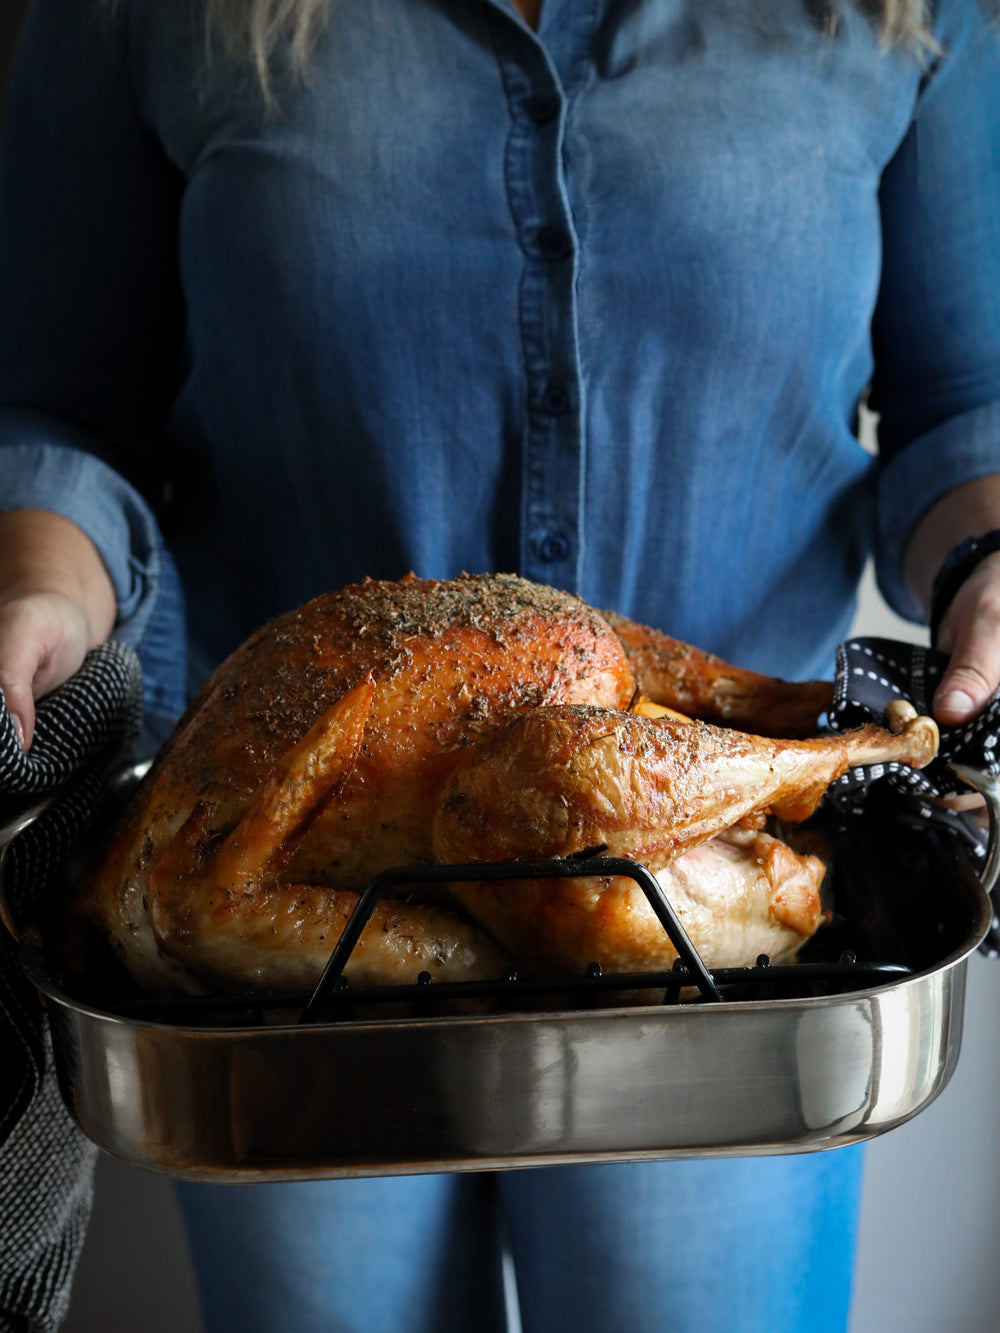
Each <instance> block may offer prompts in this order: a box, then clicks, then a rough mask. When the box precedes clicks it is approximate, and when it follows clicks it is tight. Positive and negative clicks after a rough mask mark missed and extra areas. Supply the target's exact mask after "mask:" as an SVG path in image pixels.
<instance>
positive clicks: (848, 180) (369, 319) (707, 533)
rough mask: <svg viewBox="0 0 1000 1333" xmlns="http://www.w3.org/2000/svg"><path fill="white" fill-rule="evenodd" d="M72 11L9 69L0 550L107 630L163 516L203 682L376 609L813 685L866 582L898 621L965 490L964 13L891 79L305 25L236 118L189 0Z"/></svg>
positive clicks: (987, 144)
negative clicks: (289, 55)
mask: <svg viewBox="0 0 1000 1333" xmlns="http://www.w3.org/2000/svg"><path fill="white" fill-rule="evenodd" d="M99 8H100V6H98V4H97V3H96V0H94V3H93V7H92V8H91V7H90V6H89V5H88V4H87V3H86V2H85V0H75V3H73V4H66V3H65V0H36V3H35V5H34V7H33V10H32V14H31V16H30V17H29V20H28V23H27V27H26V30H25V32H24V35H23V41H22V43H21V48H20V51H19V54H18V57H17V60H16V63H15V69H14V76H13V82H12V86H11V94H10V103H9V108H8V113H7V117H6V124H5V130H6V137H5V145H4V152H3V171H2V180H0V443H3V444H6V445H8V446H12V447H11V449H10V452H9V453H7V454H5V455H0V507H4V506H7V507H9V506H10V505H11V504H24V503H34V504H42V505H50V506H53V507H55V508H58V509H60V510H61V511H62V512H65V513H68V514H70V515H71V516H73V517H75V518H76V519H77V521H79V522H80V523H81V524H82V526H83V527H84V528H85V529H87V530H88V531H90V532H91V533H92V535H93V536H94V539H95V541H97V543H98V546H99V547H100V549H101V551H102V554H103V555H104V558H105V560H106V562H107V564H108V568H109V570H111V572H112V576H113V578H114V581H115V586H116V588H117V589H118V590H119V596H120V599H121V621H122V624H123V626H126V627H127V625H128V622H129V619H130V617H131V616H133V615H134V616H137V617H139V618H140V619H141V617H142V616H143V615H145V614H148V607H147V608H146V609H144V603H143V598H144V597H145V598H146V599H147V600H148V598H149V597H151V596H152V595H153V590H154V588H153V585H154V584H155V561H152V562H151V561H150V559H149V555H148V553H149V551H150V550H152V549H153V546H154V543H153V542H152V540H151V538H150V537H149V523H150V522H151V521H152V516H151V514H150V512H149V508H148V506H144V503H143V501H142V499H141V498H140V496H142V495H145V496H147V497H151V498H153V499H154V500H156V501H157V512H158V513H159V512H160V507H159V504H158V498H159V497H160V496H161V495H162V494H164V493H165V492H164V491H163V484H164V482H168V483H169V491H170V493H171V494H172V496H173V503H172V505H171V506H170V507H169V508H168V509H166V510H165V511H163V512H162V521H163V523H164V525H165V528H166V531H167V536H168V542H169V544H170V546H171V549H172V550H173V551H174V553H175V555H176V557H177V561H178V565H179V568H180V571H181V575H182V578H183V581H184V584H185V587H186V592H187V597H188V605H189V615H190V621H191V633H192V677H193V678H194V679H199V678H200V677H202V676H203V675H204V673H205V671H207V669H208V668H209V667H210V666H212V665H213V664H214V663H216V662H217V661H218V660H219V659H220V658H221V657H222V656H223V654H224V653H226V652H227V651H228V650H229V649H230V648H232V647H233V646H234V645H235V644H236V643H237V642H238V641H239V640H241V639H242V638H243V637H244V636H245V635H246V634H248V633H249V632H250V631H251V630H252V629H253V628H254V627H255V626H256V625H258V624H259V623H260V622H261V621H262V620H263V619H264V618H266V617H267V616H268V615H270V614H271V613H274V612H278V611H280V610H283V609H285V608H287V607H289V606H290V605H294V604H296V603H297V602H300V601H302V600H304V599H306V598H307V597H309V596H311V595H312V594H315V593H318V592H320V591H322V590H325V589H328V588H330V587H334V586H337V585H340V584H342V583H344V582H346V581H348V580H351V579H355V578H359V577H361V576H363V575H365V574H371V575H375V576H382V577H398V576H400V575H401V574H403V573H405V572H406V571H407V570H408V569H414V570H416V571H417V572H418V573H419V574H422V575H425V576H443V575H451V574H454V573H456V572H457V571H459V570H461V569H463V568H464V569H468V570H473V571H475V570H486V569H514V570H518V571H519V572H521V573H523V574H526V575H528V576H530V577H533V578H537V579H542V580H545V581H547V582H550V583H553V584H557V585H559V586H561V587H564V588H569V589H573V590H575V591H577V592H579V593H580V594H582V595H583V596H584V597H585V598H586V599H587V600H589V601H590V602H592V603H594V604H596V605H598V606H610V607H614V608H616V609H618V610H620V611H622V612H625V613H626V614H630V615H633V616H635V617H637V618H639V619H641V620H644V621H647V622H651V623H654V624H657V625H659V626H662V627H664V628H666V629H668V630H669V631H671V632H672V633H674V634H676V635H678V636H679V637H683V638H687V639H690V640H692V641H694V642H696V643H698V644H700V645H703V646H705V647H708V648H713V649H715V650H717V651H719V652H721V653H723V654H725V655H727V656H728V657H730V658H731V659H734V660H737V661H740V662H742V663H745V664H747V665H749V666H756V667H758V668H761V669H764V670H769V671H775V672H779V673H781V674H785V675H791V676H797V675H807V674H826V675H829V674H830V672H831V670H832V666H833V646H834V644H835V642H836V641H837V640H838V639H839V638H841V637H843V635H844V633H845V631H846V628H847V625H848V622H849V620H850V617H851V609H852V599H853V596H854V587H855V581H856V578H857V575H858V572H859V569H860V566H861V563H862V560H863V558H864V556H865V553H866V552H867V551H868V549H869V548H870V547H871V545H872V543H873V540H875V538H876V537H877V539H878V552H879V559H880V572H881V578H882V582H883V587H884V589H885V591H886V592H887V594H888V595H889V597H890V599H891V600H892V601H893V603H894V604H895V605H896V607H897V609H899V610H900V611H902V612H904V613H906V614H911V615H914V616H916V614H917V609H916V607H914V606H913V605H912V603H911V602H910V601H909V600H908V597H907V595H906V593H905V591H904V590H903V588H902V586H901V583H900V576H899V555H900V548H901V546H902V543H903V541H904V539H905V537H906V534H907V533H908V531H909V529H910V527H911V526H912V524H913V522H914V521H915V520H916V518H917V517H918V516H919V515H920V514H921V513H922V512H923V510H924V509H925V508H926V506H927V505H928V504H929V503H930V502H931V501H933V500H934V499H935V498H936V497H937V496H938V495H939V494H941V493H942V492H943V491H945V490H946V489H948V488H950V487H951V486H953V485H955V484H957V483H959V482H962V481H965V480H967V479H968V478H970V477H973V476H976V475H980V474H982V473H985V472H990V471H994V470H996V469H997V468H998V466H1000V433H998V426H1000V421H998V413H1000V406H998V403H1000V143H998V137H1000V136H998V126H1000V35H998V33H997V31H996V30H995V29H989V28H987V27H986V25H985V24H984V22H983V18H982V14H981V12H980V9H979V5H978V0H939V3H938V4H937V5H936V6H935V9H934V30H935V36H936V38H937V41H938V43H939V45H940V47H941V49H942V52H943V54H940V55H939V54H937V53H933V54H931V55H930V56H928V57H927V58H926V59H925V60H924V61H923V62H921V60H920V59H918V58H917V57H916V56H914V55H911V54H909V53H907V52H904V51H900V50H893V51H889V52H886V51H885V50H883V49H882V48H881V47H880V45H879V42H878V40H877V38H876V36H875V34H874V33H873V31H872V29H871V28H870V26H869V25H868V23H867V22H866V21H865V20H864V18H863V17H862V16H861V15H860V14H859V12H858V11H857V10H855V9H854V8H853V7H851V6H845V7H844V12H843V16H842V21H841V25H840V32H839V35H838V36H836V37H835V38H832V39H831V38H829V37H827V36H825V35H824V33H823V32H822V31H821V25H818V24H817V23H815V22H814V21H813V20H812V19H811V18H810V16H809V10H810V8H814V7H811V6H807V5H806V4H805V3H803V2H802V0H766V3H753V2H752V0H643V2H642V3H624V2H623V0H546V4H545V5H544V7H543V12H542V20H541V30H540V32H539V34H538V35H535V34H533V33H532V32H530V31H529V30H528V28H527V27H526V26H525V25H524V24H523V23H522V22H521V21H520V20H519V19H518V18H517V17H516V16H515V15H514V13H513V11H512V10H511V9H509V8H508V6H507V5H506V3H505V2H504V0H337V4H336V5H335V7H334V8H335V13H334V18H333V21H332V23H331V25H330V27H329V30H328V31H327V32H326V33H325V34H324V36H323V37H322V39H321V40H320V43H319V46H318V49H317V51H316V54H315V60H314V65H313V69H312V73H311V77H310V78H309V79H308V81H306V82H304V83H297V84H296V83H290V82H289V81H288V80H287V79H285V78H283V77H282V72H281V69H280V67H279V68H278V69H277V70H276V83H275V89H276V95H277V99H278V100H277V106H276V107H275V108H273V109H271V110H269V109H268V108H267V106H266V105H265V103H264V101H263V99H262V97H261V96H260V95H259V94H258V92H257V91H256V89H255V86H254V83H253V78H252V75H250V74H249V73H248V72H247V71H246V70H245V69H244V68H243V67H242V66H236V65H234V64H233V63H232V62H231V61H230V60H229V59H228V58H227V57H226V56H225V54H224V53H223V52H222V51H221V50H219V49H216V51H215V52H214V56H213V58H212V59H211V60H210V61H207V62H206V59H205V43H204V35H203V31H202V27H201V18H200V16H199V12H198V11H199V5H198V4H197V3H196V2H195V0H171V3H163V0H127V3H125V4H123V5H120V6H119V7H118V16H117V18H115V19H112V20H107V19H102V18H101V17H100V15H99V14H98V12H97V11H98V10H99ZM38 163H43V164H44V170H38V169H37V167H38ZM869 382H871V383H872V386H873V387H872V401H873V403H874V404H875V405H876V406H877V407H878V409H879V411H880V412H881V438H882V448H883V459H882V463H881V464H876V463H874V462H873V461H872V460H871V459H870V458H869V457H868V456H867V455H866V453H865V452H864V451H863V450H862V449H861V448H860V447H859V445H858V443H857V442H856V440H855V438H854V434H853V430H854V426H855V417H856V412H857V408H858V403H859V400H860V399H861V397H862V395H863V393H864V392H865V389H866V386H867V385H868V384H869ZM57 445H61V446H68V447H70V448H73V449H79V448H83V449H84V450H86V451H87V456H85V457H77V458H76V459H75V460H74V462H73V463H72V464H71V465H68V464H67V462H66V458H67V455H66V453H65V452H64V450H62V449H56V448H53V447H52V446H57ZM98 458H100V459H103V460H104V461H112V462H113V463H114V464H115V466H116V468H118V469H119V470H120V472H121V473H122V475H123V476H124V477H125V478H127V479H128V482H129V483H130V491H131V493H130V496H129V498H124V494H123V487H122V484H121V483H119V482H115V483H109V481H108V474H107V473H106V472H105V471H104V470H103V469H102V466H101V465H100V464H99V463H98V461H97V459H98ZM123 514H124V515H126V518H125V519H124V520H123V519H122V517H121V516H122V515H123ZM136 598H138V601H136ZM126 632H127V630H126Z"/></svg>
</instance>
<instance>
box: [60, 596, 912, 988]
mask: <svg viewBox="0 0 1000 1333" xmlns="http://www.w3.org/2000/svg"><path fill="white" fill-rule="evenodd" d="M829 692H830V686H829V685H828V684H826V683H825V682H807V683H805V684H789V683H786V682H783V681H778V680H775V679H772V678H770V677H765V676H760V675H758V674H756V673H753V672H748V671H743V670H740V669H739V668H736V667H732V666H730V665H729V664H727V663H724V662H722V661H720V660H719V659H718V658H715V657H713V656H712V655H710V654H707V653H702V652H700V651H699V650H697V649H694V648H692V647H690V646H689V645H686V644H681V643H678V642H677V641H675V640H671V639H669V638H668V637H667V636H666V635H664V634H662V633H660V632H659V631H655V630H651V629H647V628H646V627H643V626H640V625H636V624H635V623H634V622H631V621H626V620H624V619H623V618H621V617H618V616H605V615H602V614H601V613H599V612H597V611H595V610H593V609H592V608H590V607H588V606H586V605H585V604H584V603H583V602H581V601H580V600H579V599H578V598H575V597H572V596H569V595H567V594H563V593H560V592H557V591H555V590H554V589H551V588H547V587H544V586H541V585H537V584H532V583H529V582H527V581H525V580H523V579H520V578H517V577H515V576H513V575H479V576H463V577H461V578H458V579H454V580H445V581H434V580H421V579H417V578H414V577H412V576H411V577H409V578H406V579H403V580H401V581H399V582H394V583H393V582H376V581H373V580H366V581H365V582H363V583H360V584H355V585H351V586H350V587H347V588H344V589H341V590H340V591H338V592H334V593H330V594H328V595H325V596H323V597H319V598H316V599H315V600H314V601H312V602H310V603H308V604H306V605H305V606H303V607H301V608H299V609H297V610H295V611H291V612H289V613H287V614H285V615H282V616H279V617H277V618H276V619H275V620H273V621H271V622H269V623H268V624H267V625H265V626H263V627H262V628H261V629H260V630H258V631H257V632H256V633H255V634H254V635H252V636H251V638H250V639H248V640H247V642H246V643H245V644H243V645H242V646H241V647H240V648H238V649H237V650H236V651H235V652H234V653H233V654H232V655H231V656H230V657H229V658H228V659H227V660H226V661H225V662H224V663H223V664H222V665H221V666H220V667H219V668H218V670H217V671H216V672H215V673H214V674H213V675H212V676H211V677H210V679H209V680H208V681H207V682H206V684H205V686H204V688H203V689H202V690H201V692H200V694H199V695H198V697H197V699H196V700H195V701H194V702H193V704H192V705H191V707H190V708H189V709H188V711H187V713H186V714H185V716H184V718H182V720H181V722H180V723H179V725H178V727H177V729H176V731H175V733H174V735H173V737H172V738H171V740H170V741H169V742H168V744H167V745H166V746H165V747H164V749H163V750H162V751H161V753H160V754H159V756H158V757H157V760H156V762H155V764H154V766H153V768H152V769H151V771H150V773H149V774H148V776H147V777H146V779H145V780H144V781H143V783H142V784H141V785H140V787H139V789H138V790H137V791H136V793H135V795H134V796H133V798H132V800H131V802H130V804H129V806H128V807H127V809H126V811H125V812H124V814H123V816H122V818H121V820H120V821H119V823H118V825H117V826H116V828H115V830H114V831H113V833H112V836H111V838H110V841H109V843H108V845H107V847H106V849H105V851H104V853H103V856H102V858H101V860H100V862H99V864H98V865H97V866H96V868H95V869H94V871H93V872H92V873H91V874H89V875H88V876H87V877H86V879H85V880H84V881H83V883H82V884H81V886H80V889H79V892H78V895H77V899H76V903H75V910H76V911H77V912H79V913H82V914H83V915H84V916H85V917H86V918H87V919H89V920H90V921H91V922H93V923H94V924H96V925H97V926H98V927H99V929H100V930H101V931H102V932H103V933H104V934H105V935H106V936H107V938H108V939H109V940H110V942H111V944H112V947H113V948H114V949H115V950H116V951H117V952H118V953H119V955H120V956H121V958H122V960H123V961H124V963H125V965H126V966H127V968H128V969H129V971H130V972H131V973H132V974H133V976H134V977H135V978H136V979H137V980H138V981H139V982H140V983H141V984H143V985H145V986H148V987H151V988H157V989H168V990H170V989H180V990H202V989H212V988H222V989H226V988H233V987H234V986H236V985H239V986H246V985H248V984H249V985H256V986H259V987H261V988H267V989H282V988H289V987H300V986H307V985H310V984H312V982H314V981H315V980H316V978H317V977H318V975H319V972H320V971H321V970H322V965H323V961H324V960H325V957H326V956H327V955H328V953H329V951H330V949H331V948H332V946H333V944H334V942H335V941H336V938H337V937H338V936H339V934H340V931H341V929H342V928H343V922H344V920H345V919H346V915H347V913H348V911H349V909H350V907H351V905H353V903H354V901H356V897H355V895H356V894H357V892H358V891H359V890H360V889H361V888H362V887H363V886H364V885H365V884H366V883H367V882H368V880H369V879H370V878H371V877H372V876H373V875H374V874H376V873H377V872H379V871H381V870H384V869H388V868H390V867H394V866H406V865H418V864H427V863H430V862H434V861H475V860H490V859H521V858H523V857H526V856H527V857H532V858H537V857H548V856H553V855H564V854H566V853H567V852H568V851H573V850H579V849H580V848H581V847H584V846H588V845H592V844H593V843H596V842H601V843H605V844H607V845H608V846H609V848H610V849H611V850H612V851H614V852H615V853H616V854H621V855H626V856H630V857H633V858H635V859H640V860H643V861H646V862H647V863H649V864H650V865H651V866H652V868H653V869H654V870H656V872H657V873H658V874H660V875H661V876H664V877H665V882H667V881H669V884H668V891H670V892H671V894H672V895H673V896H675V897H676V899H677V901H676V902H675V906H677V908H678V910H679V912H680V914H681V917H682V920H685V924H686V925H689V926H690V927H691V928H692V929H691V933H692V937H693V938H694V940H695V943H696V944H697V945H698V947H699V948H700V949H702V951H703V953H704V955H705V957H706V961H707V962H708V963H709V964H710V965H713V964H715V965H721V963H722V962H723V961H725V962H727V963H729V962H741V961H752V959H753V958H754V957H756V955H757V954H758V953H760V952H770V953H772V954H775V955H778V956H780V955H782V954H785V953H790V952H793V951H794V949H795V948H796V947H797V946H798V944H799V943H801V941H802V939H803V938H805V937H807V936H808V935H809V934H811V933H812V932H813V931H814V930H815V929H816V927H817V926H818V924H819V919H820V911H819V880H820V879H821V877H822V865H821V864H820V863H819V862H818V861H817V860H816V859H815V858H810V857H799V856H797V855H796V854H795V853H794V852H792V851H791V849H790V848H788V847H786V846H785V845H784V844H783V843H775V841H774V840H773V839H771V840H770V841H769V842H768V841H766V840H765V839H766V835H765V834H763V833H762V832H760V829H759V826H760V824H761V822H762V820H763V818H764V815H765V814H766V813H767V812H768V811H770V810H771V809H774V810H776V811H778V812H779V813H783V814H784V815H785V817H787V818H793V819H794V818H800V817H801V816H802V815H803V814H804V813H807V812H808V810H809V809H811V808H812V807H813V806H814V805H815V803H816V801H818V799H819V797H820V796H821V794H822V792H823V790H824V789H825V787H826V785H827V784H828V783H829V782H830V781H831V780H832V779H833V778H834V777H836V776H838V775H839V774H840V773H842V772H844V771H845V770H846V768H847V767H849V766H850V765H851V764H852V763H858V762H866V761H868V760H869V759H870V757H871V756H872V755H876V756H878V757H884V758H898V759H900V760H901V761H902V762H907V763H914V764H917V765H919V764H921V763H924V762H927V760H928V759H929V758H930V757H932V753H933V746H934V738H933V736H931V735H930V733H929V732H928V730H927V727H926V726H924V722H925V721H926V720H919V721H920V726H919V727H918V726H916V725H914V726H912V727H910V728H909V729H908V730H907V731H904V733H903V734H901V735H899V736H895V735H891V734H890V733H889V732H882V731H879V730H878V729H876V728H869V729H865V734H864V735H863V736H862V735H861V734H860V733H859V734H856V736H855V737H853V738H852V737H850V736H848V737H837V738H829V737H820V738H816V739H812V740H808V739H805V740H795V739H794V738H795V737H803V738H804V737H808V736H809V734H810V733H811V732H813V731H814V730H815V728H816V720H817V717H818V715H819V713H821V712H822V711H823V710H824V709H825V707H826V705H827V702H828V700H829ZM640 694H641V695H643V696H645V697H646V698H648V699H651V700H653V701H654V702H655V703H657V704H661V705H664V706H665V707H667V708H671V709H679V710H680V711H682V712H684V713H686V714H697V715H698V716H700V717H701V718H704V719H708V720H707V721H704V722H692V721H687V720H678V719H676V718H671V717H666V718H662V719H656V720H650V719H648V718H645V717H641V716H638V715H636V714H635V713H633V712H632V711H630V709H631V707H632V706H633V705H634V704H635V701H636V699H637V697H638V696H639V695H640ZM717 723H722V724H724V725H721V726H720V725H715V724H717ZM930 726H933V724H930ZM736 727H739V728H742V730H736V729H735V728H736ZM757 727H759V729H761V730H770V731H771V732H772V733H773V736H772V738H771V739H765V738H763V737H761V736H756V735H753V734H751V733H752V732H753V730H754V729H755V728H757ZM859 756H862V757H859ZM734 829H735V831H733V830H734ZM747 830H749V833H748V832H747ZM574 886H575V887H574ZM671 886H672V887H671ZM713 886H714V887H713ZM633 888H634V886H633ZM637 892H638V890H636V891H635V892H634V893H633V892H627V891H625V889H623V887H622V884H621V883H620V882H616V881H613V880H612V881H609V882H608V883H602V884H590V885H589V886H586V887H581V884H580V882H579V881H566V882H561V883H558V884H557V883H556V882H553V881H547V882H546V885H545V886H542V885H531V884H529V885H515V884H508V885H504V886H503V887H500V886H490V887H489V889H488V891H486V890H485V889H484V886H478V887H477V886H475V885H468V886H463V887H462V888H460V889H458V890H456V891H455V892H454V894H453V896H452V897H451V902H452V903H454V902H455V900H456V899H457V900H458V901H459V902H460V903H461V907H462V914H461V915H460V916H459V915H455V914H454V913H453V912H451V911H450V910H449V909H448V906H447V904H437V905H434V904H429V903H425V902H420V903H415V902H407V903H403V902H400V903H385V904H383V906H382V907H381V908H380V909H379V912H378V914H377V915H376V917H375V918H373V920H372V922H371V923H370V924H369V925H368V926H367V927H366V930H365V931H364V933H363V935H362V938H361V942H360V945H359V948H358V950H357V951H356V953H355V955H354V956H353V957H352V959H351V962H350V963H349V964H348V968H347V975H348V976H349V977H353V978H354V979H355V980H356V981H373V982H379V981H393V980H400V981H403V980H409V981H412V980H415V979H416V976H417V975H418V974H419V973H420V972H422V971H429V972H430V973H431V974H432V975H433V976H437V977H440V978H442V979H445V978H448V979H451V978H469V979H471V978H479V977H484V976H495V975H497V974H498V973H499V971H500V970H501V969H502V967H503V966H504V965H505V963H506V962H507V961H509V960H510V959H511V958H513V959H514V961H516V962H518V963H519V964H522V963H523V964H524V965H525V966H539V967H548V966H555V967H558V968H560V969H566V970H570V971H573V970H582V969H583V968H585V967H586V965H587V964H588V963H589V962H590V961H594V960H596V961H601V962H602V965H603V966H606V967H608V966H610V967H615V968H621V969H623V970H636V969H640V970H645V969H647V968H650V967H655V966H660V965H661V964H662V963H663V962H664V961H665V960H668V955H670V950H669V945H668V944H667V942H666V941H665V939H664V938H663V936H662V930H661V929H660V927H659V925H658V923H656V920H655V917H653V916H652V913H651V912H650V910H649V908H648V906H647V905H646V903H645V900H644V899H642V900H641V901H638V900H637V899H636V896H635V894H636V893H637ZM640 896H641V895H640ZM651 922H652V925H651ZM654 928H655V929H654ZM665 946H666V948H667V953H664V947H665Z"/></svg>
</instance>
